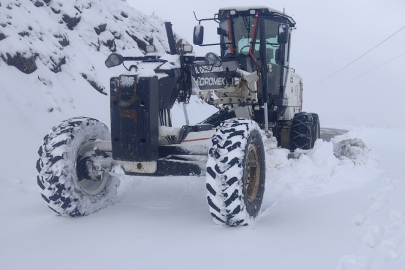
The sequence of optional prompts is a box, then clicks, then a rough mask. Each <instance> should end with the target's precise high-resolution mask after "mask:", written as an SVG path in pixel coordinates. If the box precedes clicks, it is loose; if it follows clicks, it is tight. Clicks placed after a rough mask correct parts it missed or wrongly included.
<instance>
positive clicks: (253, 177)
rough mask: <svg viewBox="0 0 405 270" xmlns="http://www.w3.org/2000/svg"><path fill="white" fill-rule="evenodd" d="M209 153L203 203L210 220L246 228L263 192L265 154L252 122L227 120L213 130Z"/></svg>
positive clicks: (256, 129) (258, 130)
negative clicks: (205, 199)
mask: <svg viewBox="0 0 405 270" xmlns="http://www.w3.org/2000/svg"><path fill="white" fill-rule="evenodd" d="M211 141H212V146H211V147H210V149H209V154H208V161H207V174H206V188H207V201H208V205H209V210H210V213H211V216H212V217H213V220H214V222H215V223H217V224H221V225H227V226H232V227H233V226H239V225H248V224H249V222H250V221H251V220H252V219H254V218H255V217H257V215H258V214H259V212H260V208H261V205H262V201H263V194H264V189H265V177H266V169H265V154H264V146H263V140H262V136H261V130H260V128H259V126H258V125H257V124H256V122H254V121H252V120H245V119H236V118H234V119H230V120H227V121H225V122H223V123H222V124H221V125H220V126H218V127H217V131H216V133H215V134H214V136H213V137H212V140H211Z"/></svg>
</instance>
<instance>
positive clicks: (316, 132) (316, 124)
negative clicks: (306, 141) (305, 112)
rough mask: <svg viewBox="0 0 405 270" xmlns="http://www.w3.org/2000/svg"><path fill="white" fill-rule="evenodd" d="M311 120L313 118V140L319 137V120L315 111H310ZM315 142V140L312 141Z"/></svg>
mask: <svg viewBox="0 0 405 270" xmlns="http://www.w3.org/2000/svg"><path fill="white" fill-rule="evenodd" d="M312 120H313V123H314V124H313V128H314V132H313V134H315V135H314V136H316V137H315V141H316V140H317V139H319V138H321V124H320V120H319V116H318V114H316V113H312ZM314 143H315V142H314Z"/></svg>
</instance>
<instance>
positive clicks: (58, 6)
mask: <svg viewBox="0 0 405 270" xmlns="http://www.w3.org/2000/svg"><path fill="white" fill-rule="evenodd" d="M149 44H153V45H155V47H156V48H157V50H158V52H160V53H164V52H165V51H166V50H167V49H168V44H167V38H166V32H165V28H164V25H163V22H162V21H161V20H159V19H158V18H155V17H153V16H146V15H144V14H142V13H140V12H139V11H137V10H135V9H134V8H132V7H130V6H128V4H127V3H126V2H124V1H100V0H93V1H91V0H76V1H61V0H44V1H42V0H32V1H29V0H5V1H1V6H0V74H1V75H0V76H1V80H0V87H1V89H2V91H1V94H2V97H1V98H2V99H6V100H8V101H9V103H12V104H13V105H12V106H13V107H14V110H12V111H15V112H20V113H21V112H27V113H28V115H25V117H28V118H31V117H33V116H34V115H35V116H36V118H37V119H38V118H41V119H42V121H45V122H47V124H50V123H52V122H53V123H54V122H55V120H61V119H60V118H61V116H62V115H63V117H66V116H67V115H71V116H73V115H82V114H86V115H88V116H95V117H98V118H99V117H100V115H103V116H104V117H103V119H102V120H107V119H108V118H107V116H108V113H109V110H108V102H109V100H108V98H106V97H105V95H107V94H108V91H109V78H110V77H111V76H113V75H116V74H119V73H122V72H123V70H122V69H120V68H115V69H111V70H109V69H107V68H106V67H105V65H104V61H105V59H106V58H107V56H108V55H109V54H110V53H112V52H118V53H120V54H123V55H128V56H139V55H143V54H145V53H146V52H145V47H146V45H149ZM27 107H28V108H29V110H25V108H27ZM94 107H96V108H98V111H95V110H94ZM3 110H4V111H3ZM12 111H10V110H5V108H4V107H3V108H2V114H4V113H5V112H8V114H10V113H12ZM23 114H24V113H23ZM48 119H49V121H47V120H48Z"/></svg>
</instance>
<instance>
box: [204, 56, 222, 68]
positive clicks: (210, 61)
mask: <svg viewBox="0 0 405 270" xmlns="http://www.w3.org/2000/svg"><path fill="white" fill-rule="evenodd" d="M205 64H207V65H208V66H213V67H220V66H222V60H221V58H219V56H218V55H216V54H215V53H213V52H209V53H207V54H206V55H205Z"/></svg>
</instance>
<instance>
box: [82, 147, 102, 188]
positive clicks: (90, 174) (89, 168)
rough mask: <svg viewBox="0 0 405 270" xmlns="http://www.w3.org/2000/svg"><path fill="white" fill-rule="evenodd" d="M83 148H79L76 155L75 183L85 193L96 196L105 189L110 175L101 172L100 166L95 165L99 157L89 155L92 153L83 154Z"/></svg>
mask: <svg viewBox="0 0 405 270" xmlns="http://www.w3.org/2000/svg"><path fill="white" fill-rule="evenodd" d="M84 148H85V147H81V148H80V150H79V152H78V155H77V161H76V172H77V183H78V185H79V186H80V188H81V189H82V190H83V191H84V192H85V193H87V194H89V195H97V194H100V193H101V192H102V191H103V190H104V188H105V187H106V185H107V182H108V179H109V176H110V175H109V173H108V172H106V171H101V170H100V169H101V166H98V165H96V163H98V160H97V158H98V157H99V156H98V155H96V156H94V153H91V152H94V151H89V152H85V150H84ZM92 154H93V155H92Z"/></svg>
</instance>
